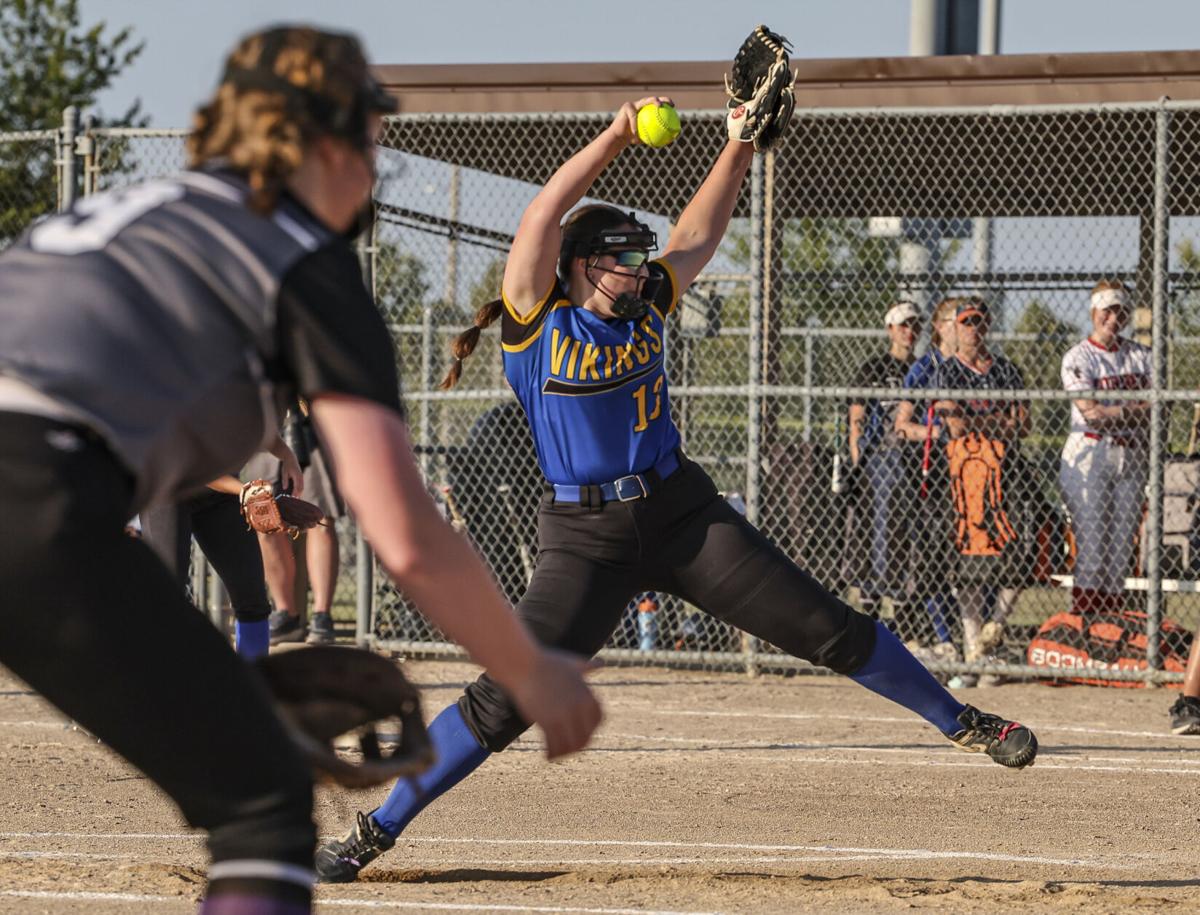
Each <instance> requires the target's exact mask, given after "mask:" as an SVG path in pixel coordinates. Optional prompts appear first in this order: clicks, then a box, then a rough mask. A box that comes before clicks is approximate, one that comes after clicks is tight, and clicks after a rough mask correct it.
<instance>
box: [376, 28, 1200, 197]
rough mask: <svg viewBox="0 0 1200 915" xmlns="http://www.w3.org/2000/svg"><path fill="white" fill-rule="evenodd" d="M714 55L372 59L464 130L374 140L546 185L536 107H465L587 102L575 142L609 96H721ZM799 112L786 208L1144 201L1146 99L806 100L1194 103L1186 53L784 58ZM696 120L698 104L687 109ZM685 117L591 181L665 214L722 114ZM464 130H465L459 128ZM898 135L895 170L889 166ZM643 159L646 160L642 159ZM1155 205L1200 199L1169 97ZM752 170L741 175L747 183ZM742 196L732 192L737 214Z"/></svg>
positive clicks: (702, 160) (416, 128)
mask: <svg viewBox="0 0 1200 915" xmlns="http://www.w3.org/2000/svg"><path fill="white" fill-rule="evenodd" d="M726 66H727V64H726V63H725V62H707V63H705V62H690V63H689V62H682V63H654V64H645V63H639V64H622V63H607V64H504V65H469V66H400V67H379V68H377V69H378V74H379V76H380V77H381V78H382V80H383V81H384V82H385V84H386V85H387V86H388V88H389V89H390V90H391V91H393V92H395V93H396V94H397V96H398V98H399V100H400V103H401V111H402V112H407V113H413V112H443V113H447V114H450V116H451V120H454V115H455V114H459V113H461V114H464V115H466V117H467V119H469V120H472V123H471V124H470V127H469V130H467V129H466V128H461V129H460V132H459V133H455V132H454V131H453V130H451V131H450V132H448V131H447V128H446V125H445V124H442V123H438V122H436V121H432V120H431V121H426V122H422V121H421V120H420V119H417V120H415V121H408V122H406V123H405V126H404V127H403V129H401V130H399V131H397V132H396V133H395V134H393V135H392V138H391V140H390V141H389V145H392V146H394V147H395V148H398V149H401V150H403V151H405V152H409V153H413V154H415V155H420V156H426V157H429V158H431V159H436V160H440V161H444V162H451V163H455V164H458V165H462V166H464V167H467V168H473V169H479V170H481V171H485V172H489V173H492V174H497V175H504V176H507V177H511V178H516V179H518V180H521V181H528V182H531V183H533V184H542V183H544V182H545V181H546V180H547V179H548V178H549V176H550V174H551V173H552V171H553V170H554V168H555V167H556V166H557V165H558V164H559V160H558V158H557V156H556V155H555V154H543V153H542V152H540V151H539V150H537V149H533V148H532V147H534V146H535V145H536V144H538V143H540V142H542V141H541V140H540V138H539V134H538V129H539V128H538V126H537V124H536V117H535V118H534V119H533V120H530V118H529V117H524V118H507V119H505V118H501V119H495V120H490V119H489V120H474V119H471V117H470V115H469V114H468V113H470V112H492V113H518V112H525V113H543V112H558V111H577V112H594V115H591V116H589V117H588V118H587V119H586V120H587V123H586V124H579V123H577V122H572V123H573V124H574V125H575V126H574V127H572V128H571V129H570V130H568V129H567V128H565V127H562V126H560V127H559V128H557V129H558V134H557V135H556V136H558V138H559V139H558V143H559V145H562V146H564V148H566V147H569V146H570V144H571V143H577V144H579V145H582V143H583V142H586V138H588V137H590V136H592V135H594V133H595V132H597V131H599V130H601V129H602V128H603V127H604V125H605V124H606V123H607V121H608V118H609V117H611V115H610V114H609V113H610V112H612V111H614V110H615V109H616V108H617V107H619V105H620V103H622V102H624V101H626V100H628V99H630V98H637V97H638V96H640V95H642V94H650V93H659V94H668V95H671V96H672V97H673V98H674V99H675V101H676V104H677V105H679V107H680V108H681V109H684V110H685V111H686V110H687V109H692V110H693V111H694V110H695V109H697V108H699V109H713V108H717V107H721V106H722V105H723V101H724V92H723V84H722V74H723V72H724V70H725V67H726ZM796 67H797V69H798V70H799V76H798V81H797V99H798V103H799V105H800V106H804V107H800V108H798V110H797V114H798V117H797V118H796V119H795V120H794V121H793V122H792V126H791V127H790V129H789V135H788V137H787V138H786V140H785V141H784V143H783V144H782V145H781V146H780V148H779V149H778V151H777V152H776V154H775V167H774V175H775V185H774V186H775V200H776V205H777V206H778V207H779V209H780V210H781V211H784V213H785V215H792V216H810V217H835V218H837V217H850V216H859V217H862V216H879V215H905V216H927V217H938V218H957V217H976V216H1055V215H1093V216H1118V215H1119V216H1135V215H1136V216H1145V215H1146V214H1147V213H1148V212H1150V210H1151V208H1152V205H1153V199H1152V197H1153V169H1154V137H1155V112H1154V110H1153V109H1147V108H1142V109H1140V110H1129V109H1125V110H1123V111H1122V110H1114V109H1108V110H1101V109H1097V110H1092V111H1088V110H1078V111H1070V112H1064V111H1054V112H1050V111H1042V112H1022V113H1021V114H1020V116H1018V117H1011V116H999V112H997V113H996V114H997V116H996V117H989V116H986V115H985V116H983V117H981V116H980V115H978V114H966V113H963V112H959V111H950V110H947V111H945V112H941V113H937V112H935V113H933V114H931V115H923V116H922V117H921V118H919V119H916V120H909V119H907V117H906V116H901V117H900V119H899V120H897V118H896V117H892V116H887V115H883V114H875V113H872V115H871V116H869V117H856V118H841V117H822V116H820V115H818V116H816V117H812V116H810V117H804V116H803V114H804V110H805V109H806V108H807V109H822V108H824V109H828V108H855V107H863V108H880V109H888V108H901V107H904V108H907V107H929V106H933V107H939V106H940V107H948V106H991V105H1014V106H1023V105H1032V104H1052V103H1056V104H1081V103H1085V104H1087V103H1100V102H1105V103H1122V102H1124V103H1129V102H1147V101H1155V100H1157V99H1159V98H1162V97H1163V96H1169V97H1170V98H1172V99H1175V100H1200V52H1197V51H1164V52H1160V53H1142V52H1139V53H1120V54H1057V55H1011V56H1010V55H1003V56H996V57H986V56H963V57H925V58H910V57H900V58H868V59H861V60H849V59H830V60H807V61H797V62H796ZM691 117H692V118H693V119H695V118H696V117H697V116H696V115H695V114H693V115H691ZM692 123H694V124H695V125H696V128H701V129H695V128H693V129H689V130H685V131H684V135H683V136H682V137H681V138H680V140H678V141H676V143H675V144H673V145H672V146H671V147H670V148H669V149H666V150H654V151H650V152H647V151H645V150H643V149H641V148H636V149H635V150H633V151H631V152H630V153H629V154H627V155H624V156H622V157H621V158H620V159H619V160H618V161H617V162H614V163H613V164H612V165H611V166H609V168H608V169H606V170H605V172H604V174H603V175H601V177H600V179H599V180H598V181H597V182H596V184H595V185H594V186H593V188H592V189H591V193H592V194H593V195H595V196H598V197H600V198H602V199H610V198H611V199H614V200H616V199H619V198H618V197H617V196H615V195H620V194H625V195H629V196H631V197H632V198H633V199H632V200H630V201H628V202H629V203H630V204H633V203H636V204H637V205H639V206H643V207H652V208H653V211H654V212H661V213H667V214H677V213H678V212H679V211H680V210H681V209H682V207H683V205H684V204H685V203H686V201H687V200H688V199H689V198H690V197H691V195H692V194H693V193H694V192H695V190H696V187H697V186H698V185H699V182H700V180H701V178H702V177H703V175H704V174H705V173H706V172H707V170H708V167H709V166H710V165H711V163H712V161H713V159H714V158H715V156H716V154H717V152H718V151H719V149H720V147H721V145H722V143H723V133H724V132H723V130H722V129H721V126H722V125H719V124H717V123H715V122H714V123H713V124H712V125H711V126H705V125H703V124H701V123H697V122H696V121H695V120H693V121H692ZM468 136H469V138H470V139H469V142H463V138H464V137H468ZM897 150H903V152H904V158H905V160H906V162H905V164H904V165H903V167H900V166H896V167H890V166H889V163H894V162H896V161H897V159H896V155H897ZM647 156H653V157H656V158H655V159H654V160H653V163H652V164H651V162H650V161H648V160H647V159H646V157H647ZM1170 161H1171V163H1172V170H1173V172H1174V174H1175V175H1177V176H1187V178H1186V180H1185V181H1178V179H1177V182H1178V183H1176V184H1175V185H1173V186H1172V188H1171V194H1170V199H1169V203H1168V205H1169V208H1170V212H1172V213H1174V214H1183V213H1186V214H1198V213H1200V182H1192V181H1191V179H1190V176H1191V175H1192V174H1197V173H1200V112H1196V111H1187V112H1175V114H1174V116H1173V119H1172V143H1171V157H1170ZM748 184H749V182H747V185H748ZM747 207H748V194H747V193H745V192H744V193H743V194H742V196H741V199H740V200H739V205H738V213H739V214H742V213H745V212H746V210H747Z"/></svg>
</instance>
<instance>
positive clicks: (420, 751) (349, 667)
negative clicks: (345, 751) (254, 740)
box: [255, 645, 434, 788]
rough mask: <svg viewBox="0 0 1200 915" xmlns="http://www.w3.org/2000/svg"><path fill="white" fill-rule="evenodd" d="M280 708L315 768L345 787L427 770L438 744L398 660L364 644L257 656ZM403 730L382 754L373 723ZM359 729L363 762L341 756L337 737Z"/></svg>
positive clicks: (365, 785)
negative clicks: (362, 646)
mask: <svg viewBox="0 0 1200 915" xmlns="http://www.w3.org/2000/svg"><path fill="white" fill-rule="evenodd" d="M255 667H257V669H258V672H259V673H260V674H261V675H262V676H263V679H265V680H266V683H267V687H268V690H269V691H270V693H271V695H272V696H273V698H274V699H275V710H276V711H277V712H278V713H279V717H280V718H281V719H283V723H284V726H285V727H286V728H287V731H288V733H289V734H290V735H291V737H292V740H293V741H294V742H295V744H296V745H297V746H298V747H299V748H300V751H301V753H302V754H303V755H304V757H305V759H307V760H308V763H309V765H311V766H312V768H313V771H314V774H315V775H316V776H317V777H318V778H320V779H324V780H327V781H333V782H336V783H337V784H339V785H345V786H346V787H348V788H369V787H371V786H372V785H378V784H380V783H382V782H391V781H394V780H395V779H397V778H407V777H410V776H413V775H418V774H420V773H421V772H424V771H425V770H426V769H427V768H429V766H430V765H431V764H432V763H433V760H434V750H433V745H432V744H431V743H430V741H429V734H428V733H427V732H426V730H425V721H424V719H423V718H422V717H421V699H420V696H419V695H418V694H417V690H416V688H415V687H414V686H413V685H412V684H411V683H409V682H408V679H407V678H406V677H405V676H404V674H403V672H402V671H401V670H400V668H399V667H397V666H396V665H395V664H394V663H392V662H391V661H389V660H387V659H386V658H382V657H380V656H379V655H376V654H372V653H371V652H369V651H364V650H362V649H359V648H341V647H337V646H334V645H322V646H316V647H313V648H304V649H301V650H299V651H287V652H281V653H279V654H272V655H265V656H263V657H261V658H259V659H258V660H257V661H256V662H255ZM383 722H392V723H391V725H390V726H389V731H391V732H392V733H394V731H395V729H396V728H398V729H399V736H398V737H397V738H396V739H397V744H396V747H395V749H393V750H392V752H391V753H389V754H387V755H385V754H384V753H383V752H382V751H381V749H380V746H379V740H380V735H379V733H378V732H377V731H376V726H377V725H379V724H381V723H383ZM350 732H354V733H356V734H357V736H358V749H359V750H361V751H362V761H361V762H357V761H353V760H351V759H347V758H346V757H344V756H339V755H338V754H337V752H336V750H335V749H334V746H333V741H334V738H336V737H339V736H341V735H343V734H347V733H350Z"/></svg>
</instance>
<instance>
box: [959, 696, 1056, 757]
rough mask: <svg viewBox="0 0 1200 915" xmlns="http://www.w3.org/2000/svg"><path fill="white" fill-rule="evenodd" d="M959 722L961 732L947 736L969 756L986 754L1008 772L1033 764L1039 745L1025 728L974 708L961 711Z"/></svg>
mask: <svg viewBox="0 0 1200 915" xmlns="http://www.w3.org/2000/svg"><path fill="white" fill-rule="evenodd" d="M958 723H959V724H961V725H962V730H961V731H958V732H957V733H955V734H951V735H949V736H950V739H951V740H953V741H954V742H955V743H956V744H958V746H959V749H962V750H966V751H967V752H968V753H986V754H987V755H988V756H990V757H991V758H992V760H993V761H994V762H998V763H999V764H1000V765H1002V766H1008V767H1009V768H1010V769H1023V768H1025V767H1026V766H1032V765H1033V760H1034V758H1035V757H1036V756H1037V751H1038V742H1037V738H1036V737H1034V736H1033V731H1031V730H1029V728H1027V727H1025V725H1023V724H1018V723H1017V722H1015V721H1005V720H1004V719H1003V718H1001V717H1000V716H999V715H989V714H988V713H987V712H981V711H979V709H977V708H975V707H974V706H973V705H968V706H967V707H966V708H964V709H963V710H962V712H961V713H960V714H959V716H958Z"/></svg>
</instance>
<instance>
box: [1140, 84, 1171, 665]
mask: <svg viewBox="0 0 1200 915" xmlns="http://www.w3.org/2000/svg"><path fill="white" fill-rule="evenodd" d="M1165 102H1166V99H1163V100H1162V103H1160V105H1159V109H1158V112H1157V113H1156V115H1155V140H1154V285H1153V298H1152V300H1151V309H1152V310H1151V312H1150V351H1151V362H1150V364H1151V371H1152V372H1153V378H1152V380H1151V389H1152V392H1153V394H1152V400H1151V401H1150V474H1149V480H1148V482H1147V490H1148V491H1147V498H1148V501H1149V503H1150V505H1149V511H1148V512H1147V516H1146V579H1147V582H1146V584H1147V591H1146V666H1147V671H1146V674H1147V677H1148V678H1149V680H1150V682H1153V677H1154V672H1155V671H1156V670H1158V669H1159V667H1160V665H1161V663H1162V659H1161V657H1160V656H1159V650H1158V634H1159V623H1160V621H1161V619H1162V611H1163V589H1162V537H1163V513H1162V508H1163V506H1162V500H1163V452H1164V450H1165V449H1166V447H1167V445H1168V441H1167V436H1166V435H1165V434H1164V433H1165V430H1164V429H1163V417H1164V415H1165V412H1164V410H1163V401H1162V392H1163V388H1164V381H1165V378H1166V364H1167V363H1166V347H1167V340H1166V330H1167V268H1168V266H1169V264H1168V258H1169V256H1170V248H1169V242H1170V239H1169V237H1168V234H1167V226H1168V219H1169V216H1168V212H1167V182H1168V181H1169V180H1170V150H1169V147H1168V143H1169V140H1170V118H1171V113H1170V112H1169V111H1168V110H1167V108H1166V104H1165Z"/></svg>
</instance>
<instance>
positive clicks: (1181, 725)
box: [1171, 696, 1200, 734]
mask: <svg viewBox="0 0 1200 915" xmlns="http://www.w3.org/2000/svg"><path fill="white" fill-rule="evenodd" d="M1171 733H1172V734H1200V699H1197V698H1196V697H1194V696H1180V697H1179V698H1178V699H1176V700H1175V704H1174V705H1172V706H1171Z"/></svg>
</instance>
